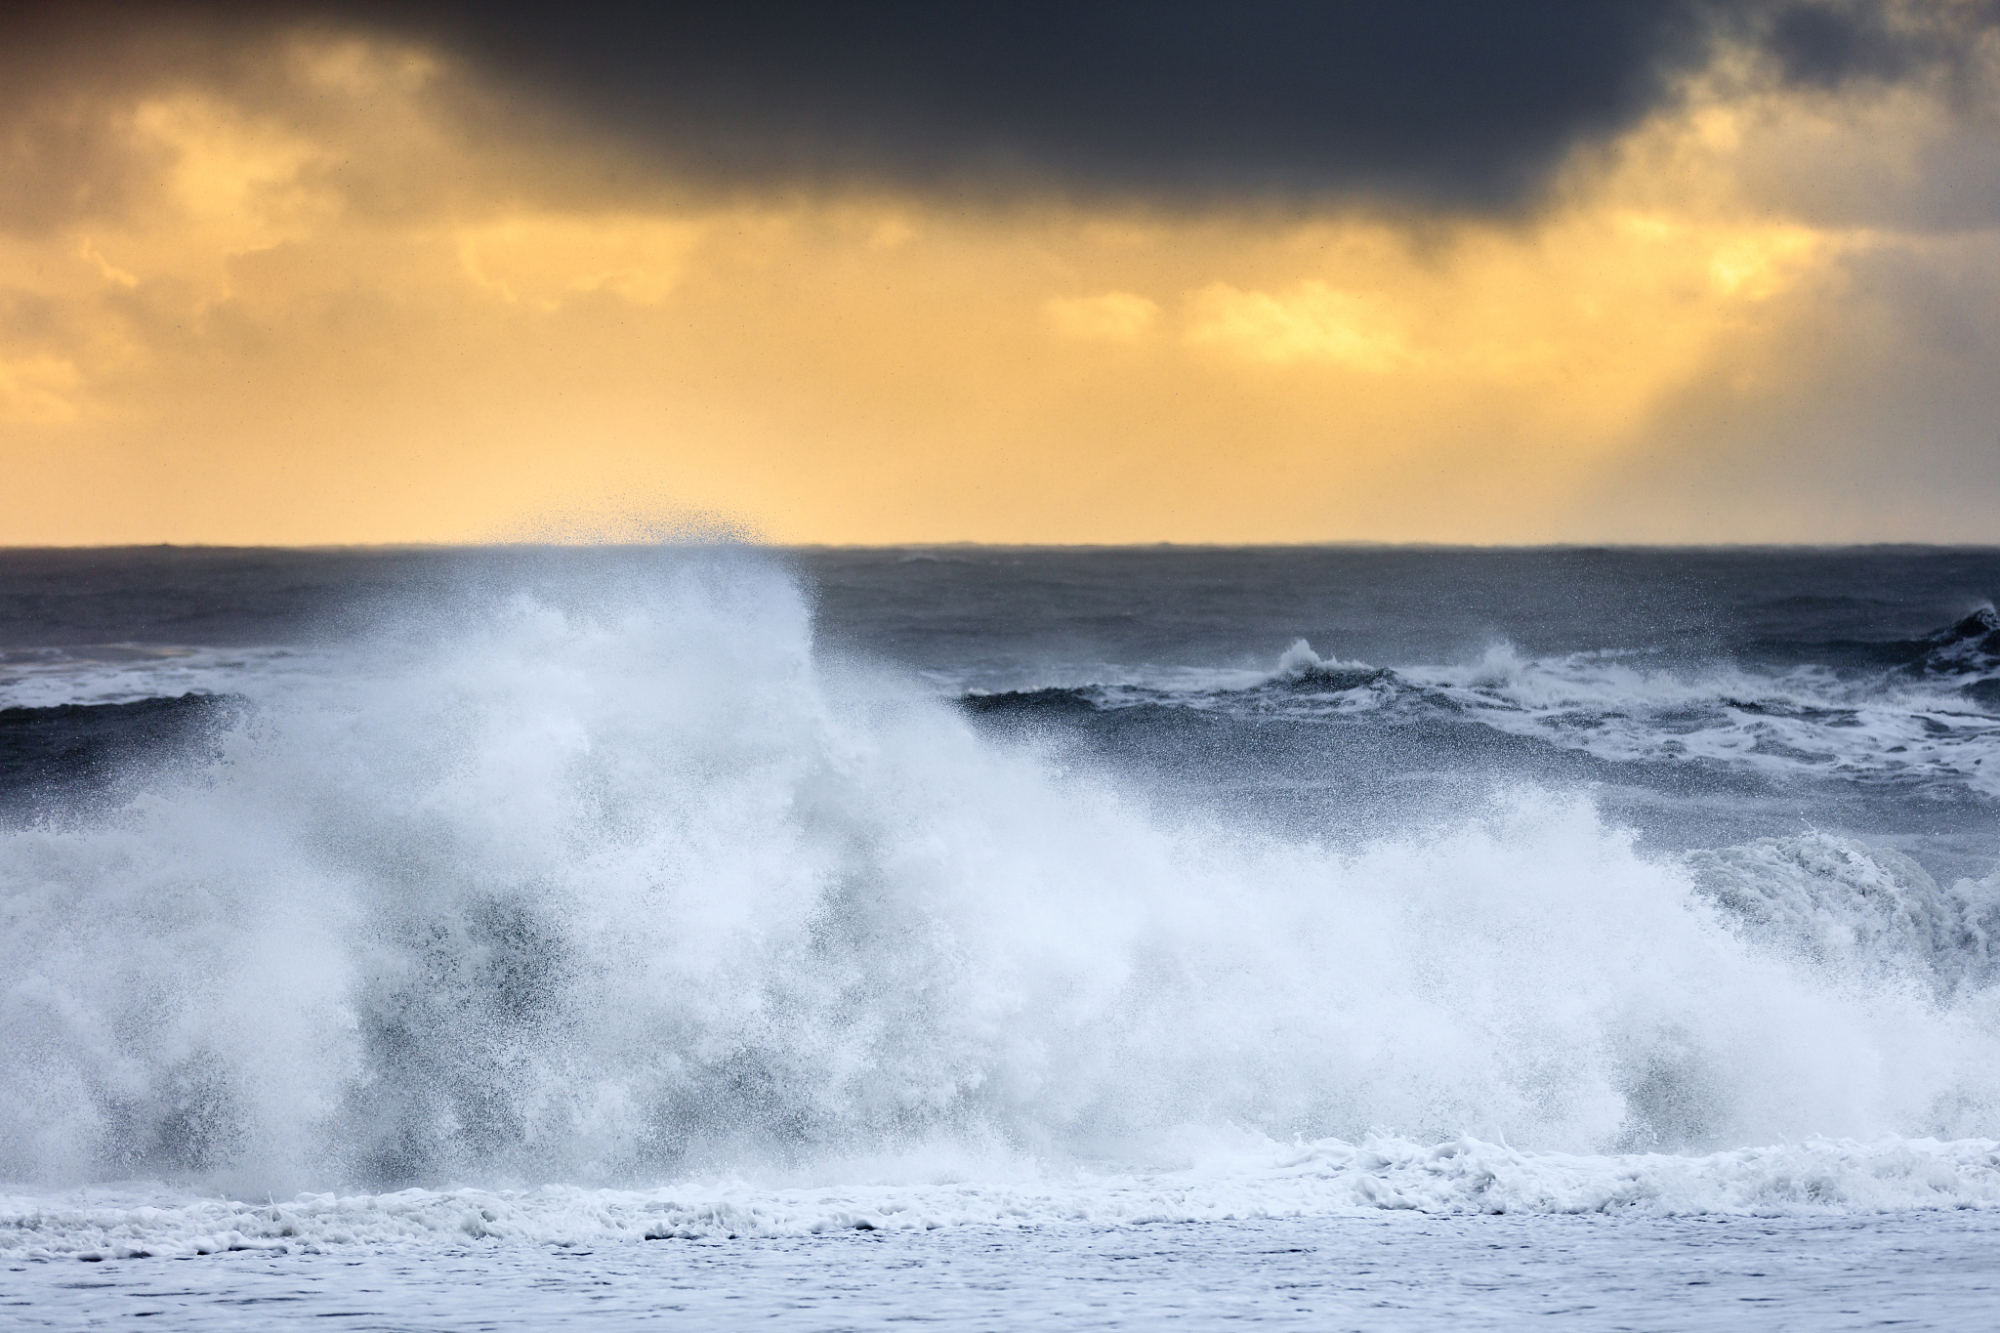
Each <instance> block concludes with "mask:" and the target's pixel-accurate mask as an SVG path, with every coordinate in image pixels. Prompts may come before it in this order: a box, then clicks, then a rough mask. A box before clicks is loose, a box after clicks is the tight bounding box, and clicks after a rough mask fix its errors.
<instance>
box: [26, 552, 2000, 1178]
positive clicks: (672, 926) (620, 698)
mask: <svg viewBox="0 0 2000 1333" xmlns="http://www.w3.org/2000/svg"><path fill="white" fill-rule="evenodd" d="M378 622H379V623H378V625H377V627H376V628H375V629H374V630H373V631H372V632H371V633H369V634H367V635H364V636H361V637H359V638H357V639H356V640H354V641H353V642H351V643H350V644H349V645H347V646H346V647H344V648H340V649H337V650H334V649H330V650H328V651H329V654H330V656H329V663H330V666H329V668H328V669H326V670H324V671H321V672H319V673H316V674H304V673H302V674H299V675H296V676H292V677H287V678H283V679H279V680H275V681H271V682H268V683H267V684H265V685H264V686H262V687H252V688H250V689H249V690H248V691H247V694H248V697H247V700H246V704H245V706H244V708H243V710H242V712H241V715H240V716H237V717H236V718H235V720H234V721H233V722H232V724H231V726H230V728H229V729H228V730H227V731H226V732H225V733H224V734H223V735H221V736H220V737H219V738H218V740H217V742H216V746H217V748H216V750H215V752H214V753H213V754H212V755H210V754H209V753H208V752H206V751H204V752H202V753H200V754H195V755H187V754H183V755H181V756H180V757H179V759H178V761H177V765H178V766H176V765H175V764H166V765H164V766H161V767H158V768H156V769H155V770H153V771H151V772H150V773H146V774H143V775H142V780H139V781H138V782H137V786H136V787H135V788H132V789H131V790H132V792H133V794H132V795H131V796H130V797H129V799H127V800H126V801H125V803H124V804H122V805H120V806H118V807H116V808H93V809H90V810H84V811H81V812H79V813H77V814H76V815H75V816H74V817H71V818H64V819H46V820H43V821H41V822H39V823H36V824H34V825H32V826H28V827H22V828H17V829H14V830H11V831H8V832H6V833H4V834H0V911H4V914H5V915H4V922H0V924H4V934H0V976H4V978H5V981H4V983H0V985H3V986H4V989H0V1042H4V1047H5V1050H6V1053H7V1058H6V1060H5V1061H4V1063H0V1177H6V1178H11V1179H14V1180H18V1181H21V1182H24V1183H28V1184H35V1185H50V1184H60V1183H71V1182H79V1181H89V1180H106V1179H126V1178H133V1177H165V1178H168V1179H173V1180H179V1181H182V1182H188V1183H207V1184H210V1185H214V1186H218V1187H221V1188H224V1189H228V1190H233V1191H237V1192H239V1193H259V1194H261V1193H262V1192H265V1191H271V1192H275V1193H289V1192H291V1191H295V1190H298V1189H301V1188H314V1189H354V1188H363V1189H382V1188H392V1187H400V1186H406V1185H413V1184H424V1185H440V1184H447V1183H461V1184H463V1183H478V1184H485V1185H489V1186H498V1185H509V1184H511V1185H536V1184H541V1183H560V1184H563V1185H568V1186H594V1185H625V1186H630V1185H635V1184H653V1183H656V1182H660V1181H665V1180H673V1179H685V1178H689V1177H692V1176H695V1175H698V1174H701V1173H704V1172H709V1173H712V1172H716V1171H731V1170H743V1171H785V1172H790V1173H794V1174H799V1175H803V1176H805V1177H808V1178H810V1177H813V1176H814V1175H815V1174H816V1173H817V1174H824V1173H827V1172H836V1171H838V1170H839V1169H840V1168H839V1166H838V1164H839V1163H842V1162H852V1161H854V1160H857V1159H870V1160H893V1159H897V1158H899V1157H901V1158H903V1159H910V1160H915V1159H923V1158H924V1155H925V1154H926V1153H932V1154H935V1153H937V1152H956V1153H969V1154H973V1155H974V1156H983V1157H987V1158H996V1159H1008V1160H1034V1161H1039V1162H1042V1163H1062V1162H1079V1161H1097V1162H1107V1161H1108V1162H1123V1163H1126V1164H1128V1165H1139V1166H1143V1165H1145V1164H1147V1163H1148V1161H1150V1160H1151V1159H1152V1158H1153V1157H1154V1156H1155V1155H1157V1153H1158V1151H1159V1149H1158V1144H1160V1143H1161V1142H1162V1141H1163V1139H1162V1136H1163V1135H1165V1136H1171V1135H1172V1134H1174V1133H1176V1132H1185V1131H1188V1130H1189V1129H1190V1128H1193V1129H1201V1128H1203V1127H1206V1128H1207V1129H1209V1130H1211V1131H1213V1130H1221V1129H1224V1128H1229V1129H1231V1130H1232V1132H1240V1133H1244V1134H1248V1135H1250V1136H1251V1137H1252V1138H1253V1139H1257V1140H1262V1141H1267V1142H1271V1143H1283V1142H1289V1141H1292V1140H1294V1139H1298V1140H1301V1141H1306V1142H1313V1141H1322V1140H1337V1141H1341V1142H1345V1143H1353V1142H1358V1141H1361V1140H1363V1139H1365V1138H1367V1137H1368V1136H1369V1135H1371V1134H1383V1135H1392V1136H1398V1137H1399V1138H1400V1139H1401V1140H1404V1141H1409V1142H1416V1143H1426V1142H1429V1143H1435V1142H1440V1141H1447V1140H1454V1139H1456V1138H1458V1137H1459V1136H1461V1135H1464V1134H1468V1133H1470V1134H1473V1135H1476V1136H1478V1137H1479V1138H1480V1139H1481V1140H1482V1141H1493V1142H1502V1141H1504V1142H1505V1143H1507V1144H1511V1145H1513V1147H1514V1149H1516V1150H1537V1151H1544V1152H1548V1151H1555V1152H1567V1153H1577V1154H1592V1153H1602V1152H1607V1151H1614V1150H1623V1151H1633V1150H1648V1149H1661V1150H1693V1151H1705V1150H1720V1149H1733V1148H1740V1147H1743V1146H1746V1145H1755V1144H1769V1143H1774V1142H1778V1141H1781V1140H1785V1139H1802V1138H1804V1137H1806V1136H1810V1135H1815V1134H1824V1135H1834V1136H1846V1137H1855V1138H1867V1139H1872V1138H1874V1137H1876V1136H1879V1135H1883V1134H1899V1135H1906V1136H1914V1135H1938V1136H1943V1137H1947V1138H1962V1137H1965V1136H1975V1135H1994V1134H2000V1109H1996V1108H2000V1073H1996V1072H1995V1071H2000V1059H1996V1057H2000V1038H1996V1035H1995V1034H1996V1030H2000V1028H1997V1027H1996V1024H1995V1022H1994V1014H1993V1004H1992V1000H1991V997H1990V995H1989V993H1988V991H1987V990H1985V989H1983V988H1980V987H1978V986H1966V987H1961V988H1958V989H1956V990H1954V992H1953V993H1952V994H1951V995H1950V996H1948V997H1945V998H1944V999H1942V1000H1941V999H1940V997H1939V996H1938V994H1936V993H1935V992H1934V991H1932V990H1929V989H1926V988H1924V987H1922V986H1919V985H1915V984H1909V983H1908V982H1907V981H1906V980H1904V979H1900V978H1898V977H1896V976H1892V975H1886V974H1884V975H1880V976H1875V977H1872V978H1863V981H1862V984H1857V983H1856V982H1854V980H1853V979H1851V978H1844V979H1836V980H1831V981H1830V980H1829V979H1828V978H1827V977H1826V975H1825V974H1824V969H1823V968H1816V967H1814V966H1808V965H1805V964H1802V963H1801V962H1800V961H1799V960H1798V959H1797V958H1795V957H1790V956H1787V955H1786V954H1785V952H1784V951H1783V950H1777V949H1772V948H1766V947H1760V945H1759V944H1758V942H1757V940H1756V939H1755V938H1752V936H1754V929H1749V932H1748V934H1746V929H1748V928H1746V926H1745V924H1744V920H1743V918H1742V917H1741V916H1740V915H1738V916H1732V915H1731V914H1730V912H1729V911H1728V910H1727V906H1726V904H1724V905H1718V903H1719V899H1718V897H1717V895H1716V893H1715V892H1714V891H1713V890H1712V889H1706V890H1705V889H1704V888H1703V887H1702V884H1701V882H1698V880H1697V876H1696V874H1695V873H1694V872H1693V871H1691V870H1690V869H1689V868H1688V867H1686V866H1684V865H1682V864H1680V863H1679V862H1676V861H1674V860H1672V859H1670V858H1663V857H1659V856H1648V855H1642V854H1641V852H1640V851H1639V850H1638V848H1637V847H1636V845H1635V842H1634V840H1633V838H1632V837H1631V836H1630V835H1629V834H1627V833H1624V832H1622V831H1620V830H1618V829H1615V828H1610V827H1607V826H1605V824H1604V823H1603V822H1602V820H1600V818H1599V817H1598V816H1597V814H1596V813H1595V812H1594V811H1593V809H1592V808H1591V806H1590V805H1589V803H1588V802H1587V801H1585V800H1584V799H1582V798H1580V797H1578V796H1575V795H1565V794H1553V793H1550V792H1547V791H1544V790H1541V789H1539V788H1536V787H1534V786H1531V785H1515V786H1513V787H1510V788H1503V789H1500V790H1497V791H1496V792H1495V794H1494V796H1493V798H1492V799H1491V800H1490V801H1489V802H1487V803H1486V804H1485V805H1484V806H1482V807H1480V808H1476V809H1468V810H1466V811H1465V812H1464V813H1463V816H1462V818H1461V820H1460V822H1459V823H1458V824H1457V826H1456V827H1453V828H1450V829H1447V830H1443V831H1439V830H1436V829H1431V828H1426V829H1421V830H1417V829H1412V830H1407V831H1405V832H1403V833H1400V834H1398V833H1389V834H1385V835H1383V836H1380V837H1378V838H1375V839H1374V840H1372V841H1370V842H1368V843H1366V844H1365V845H1358V846H1339V847H1336V846H1332V845H1327V844H1323V843H1320V842H1316V841H1314V840H1313V839H1312V838H1311V837H1310V836H1299V837H1289V838H1281V837H1277V836H1273V835H1271V834H1268V833H1263V832H1254V831H1249V830H1245V829H1241V828H1232V827H1230V826H1228V825H1227V824H1226V823H1224V822H1221V821H1219V820H1216V819H1212V818H1207V817H1204V816H1203V815H1201V814H1200V813H1199V812H1183V813H1180V814H1168V813H1165V812H1163V810H1162V808H1161V807H1159V806H1158V805H1156V804H1152V803H1148V802H1145V801H1142V800H1140V799H1137V798H1135V796H1134V795H1133V794H1132V793H1130V792H1129V791H1126V790H1124V789H1123V788H1122V787H1121V783H1120V781H1119V780H1117V779H1115V778H1113V777H1110V776H1107V775H1103V774H1099V773H1094V772H1093V771H1091V770H1090V768H1089V767H1088V766H1086V765H1074V764H1072V765H1064V764H1063V763H1060V762H1058V758H1059V757H1058V756H1056V755H1054V754H1052V753H1051V752H1050V751H1048V750H1046V749H1038V748H1036V746H1035V745H1033V744H1015V743H1010V742H1006V741H1001V740H995V739H993V738H991V737H988V736H984V735H982V734H981V733H980V732H978V731H977V730H975V728H974V726H973V725H972V723H970V722H969V721H968V720H967V719H966V718H964V717H963V716H962V715H960V714H958V713H957V712H955V711H953V710H951V709H949V708H947V707H945V706H944V705H942V704H940V703H939V702H938V701H936V700H934V699H933V698H931V697H930V695H929V694H928V693H927V692H926V691H923V690H921V689H918V688H916V687H915V686H913V685H910V684H908V683H906V682H902V681H899V680H898V679H896V678H895V677H893V676H890V675H886V674H881V673H876V672H871V671H868V670H866V669H862V668H859V667H854V666H851V665H850V666H841V667H836V666H834V665H833V664H830V663H828V662H824V661H821V660H820V659H819V658H818V657H817V656H816V654H815V651H814V646H813V642H812V629H811V626H812V620H811V614H810V608H809V605H808V603H807V600H806V598H805V597H804V596H803V595H802V593H801V591H800V590H799V588H798V587H797V585H796V584H795V583H794V582H793V581H792V580H791V579H790V578H789V577H788V576H787V574H786V573H785V572H784V571H783V570H782V569H781V568H780V567H778V566H777V565H775V564H773V563H771V562H768V561H766V560H764V559H762V558H759V557H757V556H755V555H753V554H750V553H742V552H736V553H731V552H726V551H725V552H700V551H696V552H678V553H676V552H664V553H661V554H660V555H658V556H657V557H656V558H653V559H650V560H645V561H639V562H637V563H634V562H631V561H627V562H625V563H622V564H619V565H617V566H615V567H608V566H604V565H598V564H592V563H590V562H588V561H583V560H576V559H571V560H568V561H564V562H548V563H540V564H538V563H536V562H534V561H532V560H496V561H495V562H494V563H493V564H492V565H491V566H490V567H486V568H484V569H483V570H482V571H481V572H479V573H478V574H477V576H476V577H475V576H471V575H465V576H462V577H459V578H456V579H453V580H449V581H446V582H444V583H442V584H440V586H437V587H434V588H431V589H429V590H427V591H425V592H424V593H422V594H421V595H412V596H410V597H409V598H408V599H406V600H405V601H404V602H402V603H401V604H399V605H397V606H395V607H389V608H384V609H382V611H381V612H380V614H379V616H378ZM1752 859H1753V860H1754V858H1752ZM1746 864H1747V863H1746ZM1787 873H1789V872H1787ZM1982 1160H1984V1159H1982Z"/></svg>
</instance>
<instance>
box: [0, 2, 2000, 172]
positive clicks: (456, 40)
mask: <svg viewBox="0 0 2000 1333" xmlns="http://www.w3.org/2000/svg"><path fill="white" fill-rule="evenodd" d="M39 12H40V13H41V14H42V15H43V26H45V27H51V28H58V29H62V30H64V31H65V32H66V33H67V35H68V37H67V42H66V45H67V48H68V49H69V51H70V52H71V53H72V54H74V53H76V52H78V51H88V50H90V49H92V48H93V47H95V46H96V45H97V44H98V43H99V42H100V39H101V37H102V34H103V32H104V31H105V30H108V29H113V28H116V27H118V26H119V25H120V24H121V23H134V22H136V23H139V24H142V25H144V26H147V27H150V28H152V29H155V30H171V29H173V28H174V26H175V24H176V23H179V24H180V25H181V26H182V27H183V28H190V29H205V30H206V31H207V32H209V33H210V34H211V36H212V35H213V34H214V33H216V32H224V33H227V32H230V31H239V32H242V31H252V30H255V31H268V30H270V29H271V28H273V27H274V26H281V25H283V24H284V23H287V22H297V21H305V22H316V23H321V24H328V23H330V24H334V25H341V24H353V23H359V24H363V25H365V26H367V27H370V28H374V29H377V30H385V31H388V32H392V33H398V34H402V35H405V36H409V37H414V38H417V39H420V40H424V41H429V42H434V43H436V44H437V45H439V46H440V47H442V48H444V49H447V50H450V51H453V52H456V53H458V54H459V55H460V56H461V57H462V58H464V59H466V60H468V61H469V62H470V63H471V64H472V65H473V66H474V67H475V68H477V69H480V70H482V71H484V73H485V74H486V75H487V76H488V78H489V80H490V81H491V83H492V84H493V86H495V87H497V88H500V89H503V90H507V91H509V92H512V91H516V90H518V91H519V92H521V93H523V94H526V95H527V96H528V97H529V98H530V99H532V98H536V97H546V98H551V99H553V101H554V102H555V104H557V105H559V106H562V107H566V108H567V109H568V110H569V111H570V112H571V113H573V114H577V115H579V116H581V117H582V118H583V120H584V122H585V124H587V125H588V126H590V127H591V128H592V129H593V130H594V131H596V132H598V133H602V134H606V135H609V136H612V137H614V138H616V139H618V140H621V141H623V142H625V143H626V144H628V145H630V146H632V147H634V148H636V149H638V150H640V151H641V152H643V153H645V154H647V155H649V156H650V157H652V158H653V159H654V160H656V161H658V162H660V163H661V164H663V165H665V166H667V167H669V168H670V169H672V170H674V171H676V172H678V173H681V174H684V175H691V176H694V177H696V178H698V179H705V180H709V181H714V182H720V183H724V184H742V185H749V186H752V187H763V186H770V185H779V186H785V185H793V184H806V185H814V184H829V183H841V182H849V181H859V182H861V183H866V184H885V185H894V186H906V187H907V186H916V187H919V188H930V189H943V190H958V191H964V192H966V193H968V194H970V195H974V196H976V195H978V194H980V193H982V192H991V191H1000V192H1005V191H1007V190H1010V189H1013V188H1017V187H1021V186H1034V187H1042V188H1054V189H1056V190H1059V191H1064V192H1069V193H1072V194H1083V195H1094V196H1104V195H1129V196H1136V197H1142V198H1151V199H1155V200H1167V201H1175V200H1179V201H1187V202H1201V201H1204V200H1214V199H1229V198H1238V197H1243V196H1246V195H1247V196H1257V195H1264V196H1279V197H1292V198H1311V197H1315V196H1327V195H1341V196H1365V197H1373V198H1377V199H1381V200H1386V201H1394V202H1403V203H1410V204H1418V205H1433V206H1443V207H1446V208H1472V209H1485V208H1505V207H1509V206H1513V205H1517V204H1520V203H1522V202H1524V201H1531V200H1532V199H1533V198H1534V196H1535V193H1536V190H1537V188H1538V187H1539V186H1540V185H1541V184H1542V183H1543V182H1544V181H1545V180H1546V178H1547V175H1548V173H1549V171H1550V170H1551V169H1552V168H1553V167H1554V166H1555V165H1556V164H1557V163H1559V162H1560V161H1561V160H1562V159H1563V157H1564V155H1565V154H1566V153H1567V152H1568V151H1569V150H1570V149H1571V148H1573V147H1574V146H1575V145H1577V144H1578V143H1580V142H1590V141H1594V140H1601V139H1603V138H1606V137H1608V136H1610V135H1613V134H1615V133H1616V132H1618V131H1619V130H1621V129H1623V128H1625V127H1627V126H1629V125H1631V124H1632V123H1633V122H1634V121H1636V120H1637V119H1638V118H1639V117H1641V116H1643V115H1644V114H1645V113H1646V112H1648V111H1649V110H1651V109H1653V108H1654V107H1656V106H1658V105H1660V104H1661V102H1662V101H1663V100H1664V99H1666V98H1668V97H1670V96H1672V95H1673V92H1674V88H1675V83H1676V79H1677V76H1679V75H1682V74H1684V73H1686V72H1688V71H1690V70H1693V69H1697V68H1699V67H1701V66H1702V65H1703V63H1704V62H1706V61H1707V60H1708V59H1709V58H1710V57H1711V56H1712V55H1713V53H1714V51H1715V50H1716V48H1717V45H1718V43H1724V44H1749V45H1753V46H1761V47H1762V48H1763V49H1764V50H1765V52H1766V53H1767V55H1768V56H1769V57H1770V63H1771V64H1772V66H1773V67H1775V68H1776V69H1777V70H1779V71H1780V73H1781V75H1782V77H1784V78H1785V79H1786V80H1788V81H1790V82H1793V83H1795V84H1800V85H1807V86H1816V87H1823V88H1833V87H1837V86H1840V85H1843V84H1846V83H1849V82H1853V81H1855V80H1861V79H1878V80H1885V79H1887V80H1893V79H1905V78H1911V77H1916V76H1919V75H1927V74H1929V73H1931V72H1934V71H1935V70H1937V69H1940V68H1943V69H1947V70H1949V69H1953V68H1955V63H1954V62H1956V61H1958V60H1959V59H1961V58H1962V53H1963V52H1964V50H1965V49H1966V47H1967V42H1968V38H1969V36H1970V35H1971V34H1972V33H1973V32H1974V30H1975V29H1977V28H1979V27H1982V26H1986V25H1990V24H1993V23H1995V22H2000V0H1914V2H1903V3H1897V2H1895V0H1877V2H1876V3H1857V2H1854V0H1746V2H1745V3H1736V4H1729V3H1720V2H1718V0H1534V2H1533V3H1521V4H1507V3H1497V2H1496V0H1399V2H1394V3H1390V2H1386V0H1385V2H1384V3H1375V4H1363V3H1332V2H1330V0H1235V3H1185V2H1183V3H1169V2H1166V0H1155V2H1154V3H1133V2H1131V0H1125V2H1122V3H1111V2H1099V3H1088V2H1083V3H1078V2H1075V0H1072V2H1071V3H1053V2H1051V0H978V2H968V3H956V4H952V3H938V2H937V0H925V2H922V3H919V2H917V0H875V2H873V3H853V2H851V0H850V2H847V3H842V2H840V0H813V2H812V3H796V2H787V0H733V2H732V3H699V4H691V3H681V4H674V3H652V4H635V3H629V2H628V3H601V2H600V3H573V4H548V3H518V2H516V3H507V2H504V0H503V2H499V3H491V2H489V3H472V2H471V0H430V2H429V3H395V2H394V0H294V2H293V3H291V4H283V3H280V4H276V5H273V4H262V5H254V6H252V5H241V4H233V3H209V4H200V5H180V6H173V5H167V6H160V5H142V6H124V7H116V6H112V7H106V6H96V7H91V8H82V7H79V6H76V5H68V6H60V7H47V6H45V7H42V8H41V9H40V10H39ZM51 16H57V17H51ZM80 16H81V17H80ZM0 22H4V20H0ZM4 35H5V34H4V33H0V36H4ZM112 45H115V44H106V47H105V49H111V46H112ZM177 49H180V50H182V51H183V52H186V51H190V50H200V49H203V48H202V47H201V44H200V43H195V44H192V45H191V44H189V43H188V42H186V41H185V40H182V41H181V44H180V46H179V48H177ZM1961 72H1962V71H1961Z"/></svg>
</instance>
